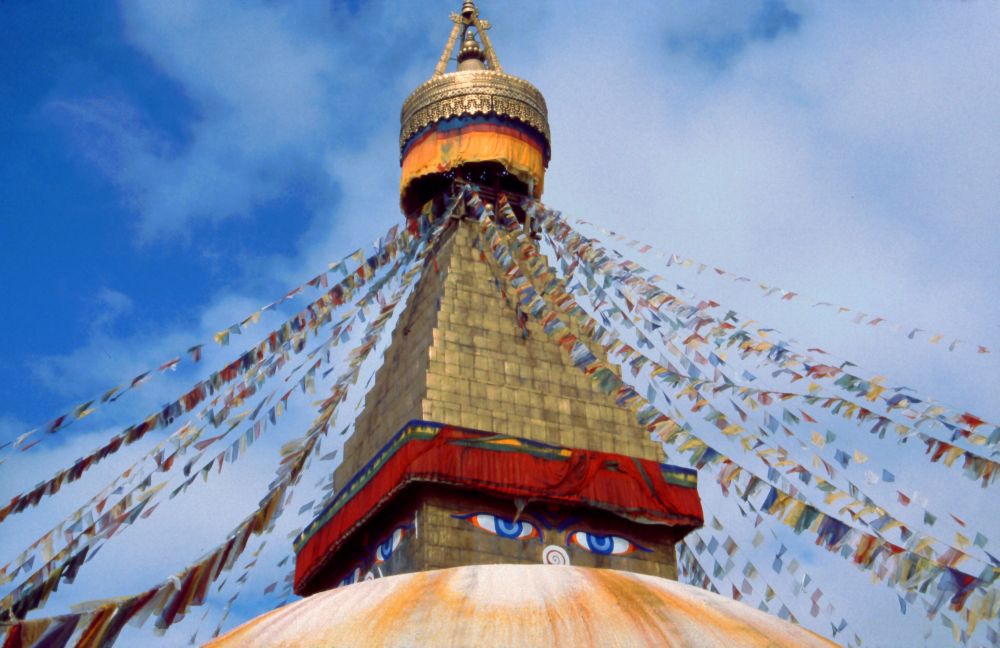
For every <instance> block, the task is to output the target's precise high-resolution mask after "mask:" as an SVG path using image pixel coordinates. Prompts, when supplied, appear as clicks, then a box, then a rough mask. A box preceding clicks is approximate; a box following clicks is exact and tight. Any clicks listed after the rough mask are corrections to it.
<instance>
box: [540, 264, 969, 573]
mask: <svg viewBox="0 0 1000 648" xmlns="http://www.w3.org/2000/svg"><path fill="white" fill-rule="evenodd" d="M538 274H539V273H538V272H536V273H535V275H538ZM559 290H560V288H559V287H555V288H554V289H553V285H552V284H551V283H550V284H548V285H547V286H546V288H545V289H543V290H540V292H543V293H546V292H548V293H550V294H553V299H554V301H555V302H557V303H559V304H560V305H561V306H566V305H567V304H572V303H573V302H571V301H570V300H569V298H567V299H562V298H560V296H559ZM588 296H589V297H591V298H593V295H588ZM567 313H568V315H569V316H570V317H573V316H578V315H579V313H580V311H577V310H575V309H574V308H572V307H571V308H568V309H567ZM624 323H626V324H629V325H631V322H628V321H627V320H624ZM587 326H588V324H586V323H584V324H578V327H580V328H586V327H587ZM636 335H637V336H640V339H641V335H642V334H641V332H639V331H636ZM615 345H619V347H618V348H619V351H615V350H614V349H615ZM606 348H608V349H609V352H610V353H609V356H610V355H618V356H620V355H622V353H623V352H625V351H627V352H628V353H630V354H634V355H638V352H637V351H636V350H635V349H632V348H630V347H628V346H627V345H622V344H621V343H619V342H614V343H612V345H611V346H610V347H607V346H606ZM626 361H627V362H628V363H629V365H630V366H634V360H629V359H628V358H627V357H626V358H625V360H623V363H622V364H623V366H624V363H625V362H626ZM653 366H654V367H655V366H656V365H655V363H653ZM633 375H637V374H635V373H634V372H633ZM652 375H654V376H655V375H656V369H654V370H653V372H652ZM705 382H707V381H702V382H701V383H700V384H705ZM700 384H699V386H700ZM650 389H652V385H650ZM685 391H690V388H689V389H688V390H685ZM696 393H697V391H694V392H691V397H692V400H694V398H695V396H694V394H696ZM668 402H669V399H668ZM706 403H707V401H704V400H700V401H699V404H698V405H697V406H696V409H697V408H701V407H705V404H706ZM737 409H738V408H737ZM708 411H709V412H710V413H711V414H710V416H707V417H706V420H711V421H714V422H715V423H716V425H717V426H718V427H719V428H720V429H722V431H723V433H724V434H732V433H733V432H735V433H740V432H742V429H741V428H740V427H739V426H737V425H735V424H729V425H727V424H726V423H725V416H724V415H723V414H722V413H721V412H718V411H717V410H715V409H714V408H712V407H711V406H708ZM800 413H801V414H802V416H803V418H805V419H806V420H812V419H811V417H809V415H808V414H807V413H806V412H805V411H800ZM741 414H742V415H743V420H744V421H745V420H746V416H745V414H743V413H742V412H741ZM784 416H785V420H786V422H788V421H789V420H791V421H794V422H796V423H797V422H798V421H799V419H798V418H797V417H796V416H794V415H793V414H791V412H789V411H788V410H784ZM772 420H773V419H772ZM814 422H815V421H814ZM731 429H732V430H733V432H730V430H731ZM740 443H741V445H742V446H743V447H744V448H746V449H750V448H751V447H753V448H754V449H755V450H754V452H755V454H759V455H761V458H762V460H763V461H764V462H765V463H766V464H767V465H770V462H769V461H768V460H767V458H766V457H764V456H763V451H760V450H759V448H760V447H761V446H764V445H765V442H764V441H763V440H762V439H761V438H760V437H758V436H756V435H754V434H752V433H751V434H747V435H745V436H744V437H742V438H741V439H740ZM777 449H778V450H779V451H780V452H781V456H782V457H786V458H785V459H783V460H782V462H781V464H779V465H782V464H784V465H786V466H789V474H791V473H793V472H798V473H799V475H800V478H802V479H803V481H805V482H806V483H808V482H809V481H810V480H813V479H815V481H816V483H817V484H818V485H819V486H820V487H821V488H822V490H823V491H824V492H826V493H827V497H828V498H829V497H830V494H831V493H836V492H838V491H837V489H836V488H835V487H834V486H833V484H830V483H829V482H827V481H826V480H824V479H822V478H819V477H815V476H814V475H813V474H812V473H811V472H810V471H809V470H808V469H806V468H805V467H804V466H801V465H799V464H795V463H794V462H789V461H788V459H787V456H788V452H787V451H786V450H784V449H783V448H781V447H780V446H778V448H777ZM855 459H866V458H865V457H864V455H862V454H861V453H860V451H855ZM731 467H735V466H731ZM885 472H886V474H887V475H891V474H890V473H888V471H885ZM848 484H849V486H850V488H851V493H852V495H858V494H860V489H858V488H857V486H855V485H854V484H851V483H850V482H848ZM723 487H725V486H724V484H723ZM842 495H843V496H845V497H846V496H847V494H846V493H842ZM857 506H858V507H859V508H863V510H868V511H870V512H871V513H873V514H874V515H875V517H878V518H880V519H882V518H884V517H885V515H886V513H885V510H884V509H882V508H881V507H878V506H877V505H876V504H875V503H874V502H872V501H871V499H870V498H868V497H867V496H865V497H864V501H863V502H860V503H858V504H857ZM881 528H884V529H886V530H887V529H888V528H890V527H888V526H883V527H881ZM900 528H903V529H904V530H905V532H906V534H907V535H909V539H910V543H909V546H913V545H921V543H924V542H925V541H924V540H923V539H922V537H921V536H920V535H919V534H913V533H912V529H906V528H905V527H900ZM921 546H925V548H926V546H929V545H921ZM946 549H947V550H948V551H951V552H955V554H954V555H956V556H960V557H962V558H963V559H964V558H965V557H967V556H966V555H965V554H964V553H963V552H962V551H961V550H958V549H955V548H954V547H946Z"/></svg>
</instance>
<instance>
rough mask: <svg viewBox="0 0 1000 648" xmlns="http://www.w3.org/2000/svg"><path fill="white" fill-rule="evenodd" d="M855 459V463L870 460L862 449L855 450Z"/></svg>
mask: <svg viewBox="0 0 1000 648" xmlns="http://www.w3.org/2000/svg"><path fill="white" fill-rule="evenodd" d="M854 461H855V463H859V464H863V463H865V462H866V461H868V457H867V456H866V455H865V454H864V453H863V452H861V451H860V450H855V451H854Z"/></svg>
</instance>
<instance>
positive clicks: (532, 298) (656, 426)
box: [484, 225, 996, 609]
mask: <svg viewBox="0 0 1000 648" xmlns="http://www.w3.org/2000/svg"><path fill="white" fill-rule="evenodd" d="M488 228H489V229H492V230H494V231H493V232H492V234H493V236H491V237H490V236H488V237H485V238H487V240H489V241H490V244H491V247H492V249H493V255H492V257H493V258H494V259H496V260H497V261H498V262H499V264H500V266H501V270H502V271H503V270H504V269H506V271H507V272H509V273H510V274H509V275H508V276H509V277H510V278H511V279H512V285H513V286H514V288H515V290H517V292H518V295H519V297H520V301H521V303H522V306H524V307H525V310H526V312H529V313H530V314H532V315H533V316H534V317H536V319H537V320H538V321H539V323H540V324H542V325H543V326H545V324H547V323H548V324H551V323H552V322H553V321H554V320H553V318H552V317H551V313H547V312H546V311H547V309H546V306H545V304H544V303H542V302H543V301H544V300H543V299H540V298H538V294H539V292H540V291H538V290H537V289H535V288H531V289H530V290H529V289H528V287H527V286H528V282H526V281H523V276H521V275H520V273H519V272H518V271H517V267H516V262H514V260H513V257H512V256H511V255H510V253H509V251H507V250H506V248H503V247H502V244H500V243H499V242H498V240H497V239H498V238H499V237H498V236H497V235H496V231H495V230H496V228H495V226H493V225H490V226H488ZM484 234H487V235H488V234H491V232H489V231H486V232H484ZM529 267H530V264H529ZM528 276H531V273H528ZM549 287H551V284H549V285H548V286H547V288H549ZM541 292H542V293H543V294H544V292H545V291H541ZM549 296H550V297H552V295H549ZM553 298H554V299H558V297H553ZM567 330H568V329H565V327H563V328H562V329H560V330H557V329H555V328H551V329H550V327H546V333H550V331H551V332H552V334H551V335H550V337H551V338H552V339H553V341H554V342H556V343H560V346H563V344H564V343H567V342H566V340H567V338H566V335H567V333H565V332H564V331H567ZM585 371H586V370H585ZM590 373H591V376H592V379H595V382H596V373H597V372H594V371H591V372H590ZM620 389H627V388H626V387H625V386H624V385H623V386H622V387H621V388H620ZM630 400H631V405H630V406H629V407H628V409H629V410H630V411H632V412H633V413H634V414H636V418H637V420H642V419H640V414H641V413H643V412H644V411H645V410H646V409H648V408H649V407H651V406H650V405H649V404H648V403H643V400H642V398H641V396H638V395H637V394H636V395H635V396H634V397H630ZM653 409H655V408H653ZM653 421H654V422H652V423H650V424H649V427H650V429H651V430H656V431H661V432H662V430H670V434H669V435H667V439H666V440H669V441H674V442H676V441H677V440H679V439H689V441H690V442H689V443H685V444H684V445H683V446H682V449H685V447H686V449H687V450H688V451H693V452H694V455H697V459H696V458H695V456H694V455H693V456H692V464H693V465H697V466H699V467H702V466H707V465H717V464H718V463H720V462H721V461H723V460H725V461H727V462H731V460H730V459H729V458H727V457H725V456H724V455H722V454H721V453H719V452H718V451H715V450H714V449H711V448H708V447H707V446H706V444H704V443H703V442H700V441H699V442H698V443H697V444H695V443H693V442H694V441H695V439H694V438H693V437H689V436H688V430H689V428H687V427H680V426H678V425H677V424H676V423H675V422H673V421H672V420H670V419H668V418H667V417H665V416H663V415H662V414H661V415H660V417H659V418H658V419H657V418H654V419H653ZM750 477H751V476H750V474H749V473H747V472H746V471H743V472H741V473H740V474H739V475H738V476H737V478H735V479H733V481H732V483H733V484H737V483H739V484H740V485H742V482H743V480H745V479H748V478H750ZM752 477H753V479H758V478H756V476H752ZM769 488H770V489H771V496H772V501H769V502H766V504H767V506H765V507H764V509H765V510H766V511H767V512H768V513H769V514H771V515H780V516H781V519H783V520H784V521H785V522H786V524H791V525H792V526H793V528H795V530H796V532H802V531H805V530H807V529H809V530H815V529H818V528H819V527H820V526H822V525H823V524H824V523H825V522H826V521H827V520H832V518H829V516H827V515H826V514H824V513H822V512H819V511H817V510H816V509H809V510H807V509H806V508H805V507H807V506H808V504H806V503H804V502H801V501H799V500H798V499H796V498H795V497H793V496H791V495H789V494H788V493H787V492H782V491H779V490H777V489H775V487H773V486H770V487H769ZM775 494H777V495H780V497H773V495H775ZM793 503H794V507H793V508H792V510H791V512H789V511H788V510H787V509H788V508H789V505H790V504H793ZM800 507H801V508H800ZM786 513H787V516H786ZM834 522H836V523H837V524H842V523H839V521H836V520H834ZM827 526H829V525H827ZM837 535H840V536H841V537H842V539H843V538H849V539H850V541H851V542H853V543H854V545H852V546H854V548H855V550H856V551H855V554H856V559H855V561H854V562H855V563H856V564H858V565H863V566H864V567H865V568H869V567H871V565H872V564H874V561H873V560H870V557H878V556H882V557H883V561H882V562H881V563H880V568H879V569H878V570H877V572H876V573H877V574H878V575H879V577H880V579H882V580H885V579H886V577H888V576H889V575H890V574H893V575H895V576H894V578H893V579H892V580H890V583H892V584H899V583H904V582H905V583H907V584H911V583H912V582H913V578H912V574H913V573H915V570H916V572H919V573H922V574H923V575H924V576H925V581H924V582H932V581H936V582H938V584H939V585H940V586H944V587H947V584H943V583H942V582H941V581H940V577H941V574H942V571H941V569H942V568H941V567H940V566H938V565H937V564H935V563H933V562H932V561H929V560H927V559H925V558H922V557H919V556H917V555H916V554H914V553H912V552H908V551H905V550H901V548H896V549H894V550H893V551H889V552H886V553H884V554H882V553H881V552H878V551H875V552H872V549H873V548H876V547H888V546H889V545H888V543H884V542H883V541H880V540H878V539H877V538H875V537H874V536H871V535H869V534H866V533H864V532H861V531H858V530H855V529H849V532H848V533H845V534H840V533H838V534H837ZM862 556H863V557H862ZM885 556H892V557H893V559H897V558H898V556H903V557H905V558H906V560H907V561H908V562H907V563H906V565H904V567H905V569H904V570H903V571H900V569H899V567H900V566H899V560H898V559H897V560H896V563H895V564H894V565H889V564H887V563H886V560H888V559H887V558H885ZM890 566H894V567H896V569H894V570H890V569H889V567H890ZM883 568H884V569H883ZM949 569H951V568H949ZM900 573H907V574H909V576H908V577H907V579H900V578H899V577H898V575H899V574H900ZM967 576H968V577H969V579H971V580H969V581H968V582H970V583H972V584H973V585H972V586H971V587H970V588H968V589H967V591H964V593H962V594H961V595H960V596H956V597H954V598H953V599H952V606H953V608H956V609H962V608H963V607H964V606H965V603H966V602H967V600H968V599H969V595H971V594H972V592H973V590H975V591H979V592H982V591H984V586H986V585H988V584H989V583H992V582H993V581H994V580H995V578H996V574H995V572H990V573H984V574H982V576H981V577H975V576H971V575H967ZM983 600H984V599H982V597H981V596H979V597H976V602H977V603H982V601H983ZM987 607H988V606H987Z"/></svg>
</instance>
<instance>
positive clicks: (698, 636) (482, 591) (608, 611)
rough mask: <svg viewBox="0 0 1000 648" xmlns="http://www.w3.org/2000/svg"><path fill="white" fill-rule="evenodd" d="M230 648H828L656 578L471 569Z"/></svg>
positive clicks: (423, 580) (420, 578) (341, 592)
mask: <svg viewBox="0 0 1000 648" xmlns="http://www.w3.org/2000/svg"><path fill="white" fill-rule="evenodd" d="M208 645H209V646H215V647H217V648H222V647H228V646H241V647H253V646H260V647H263V646H282V647H287V648H296V647H299V646H301V647H303V648H305V647H306V646H308V647H310V648H313V647H316V646H338V647H343V648H349V647H351V646H359V647H360V646H385V647H390V646H477V645H490V646H608V647H610V646H622V647H626V646H628V647H635V646H698V647H705V648H712V647H719V648H723V647H726V648H729V647H730V646H742V647H745V648H752V647H753V646H770V647H774V648H781V647H785V646H787V647H789V648H791V647H792V646H795V647H797V648H801V647H806V648H808V647H810V646H816V647H819V646H823V647H828V646H835V645H836V644H833V643H831V642H829V641H827V640H826V639H823V638H821V637H819V636H817V635H815V634H813V633H812V632H809V631H808V630H805V629H804V628H801V627H799V626H797V625H793V624H791V623H788V622H786V621H782V620H780V619H778V618H776V617H773V616H770V615H768V614H765V613H763V612H761V611H759V610H755V609H753V608H751V607H749V606H746V605H743V604H742V603H737V602H735V601H732V600H730V599H727V598H723V597H721V596H718V595H716V594H711V593H709V592H706V591H704V590H701V589H698V588H695V587H691V586H689V585H683V584H680V583H677V582H675V581H671V580H667V579H664V578H657V577H655V576H644V575H639V574H631V573H628V572H620V571H614V570H610V569H593V568H585V567H569V566H552V565H474V566H467V567H455V568H452V569H440V570H435V571H428V572H418V573H414V574H404V575H400V576H390V577H387V578H381V579H376V580H371V581H364V582H361V583H356V584H354V585H350V586H347V587H342V588H339V589H335V590H330V591H327V592H323V593H320V594H316V595H314V596H311V597H309V598H307V599H303V600H301V601H299V602H297V603H292V604H290V605H286V606H284V607H282V608H279V609H277V610H274V611H273V612H270V613H268V614H265V615H263V616H261V617H258V618H256V619H254V620H252V621H250V622H248V623H246V624H244V625H242V626H240V627H239V628H236V629H235V630H233V631H231V632H230V633H228V634H226V635H225V636H223V637H220V638H219V639H217V640H215V641H213V642H211V643H210V644H208Z"/></svg>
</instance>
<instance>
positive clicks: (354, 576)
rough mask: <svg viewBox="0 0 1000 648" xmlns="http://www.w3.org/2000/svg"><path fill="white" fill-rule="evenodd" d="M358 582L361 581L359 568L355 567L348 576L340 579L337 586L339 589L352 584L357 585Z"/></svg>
mask: <svg viewBox="0 0 1000 648" xmlns="http://www.w3.org/2000/svg"><path fill="white" fill-rule="evenodd" d="M359 580H361V568H360V567H355V568H354V570H353V571H351V573H350V574H348V575H347V576H344V578H342V579H341V581H340V583H339V584H338V587H341V586H343V585H351V584H353V583H357V582H358V581H359Z"/></svg>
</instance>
